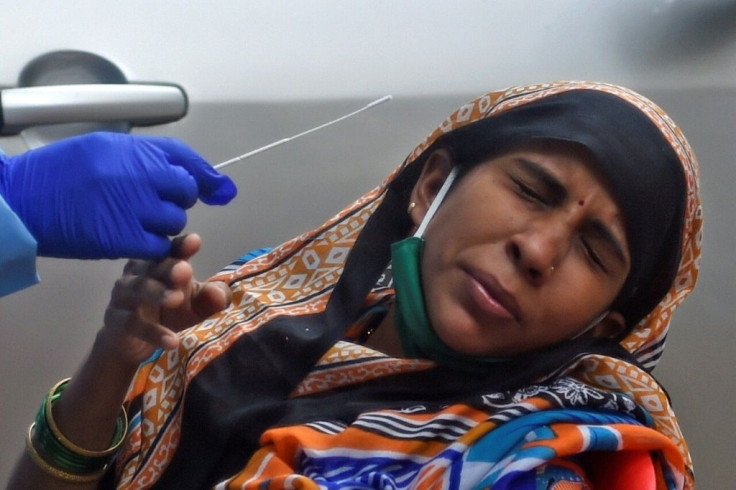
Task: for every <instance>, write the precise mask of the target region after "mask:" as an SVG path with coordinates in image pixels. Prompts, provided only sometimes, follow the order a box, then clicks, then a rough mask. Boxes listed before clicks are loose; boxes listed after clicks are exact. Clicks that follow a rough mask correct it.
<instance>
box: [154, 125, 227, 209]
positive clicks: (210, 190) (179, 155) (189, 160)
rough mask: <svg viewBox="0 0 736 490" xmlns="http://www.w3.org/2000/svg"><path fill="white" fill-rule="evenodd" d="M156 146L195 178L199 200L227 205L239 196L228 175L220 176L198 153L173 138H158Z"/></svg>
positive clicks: (172, 161)
mask: <svg viewBox="0 0 736 490" xmlns="http://www.w3.org/2000/svg"><path fill="white" fill-rule="evenodd" d="M155 144H157V145H158V146H159V148H161V149H162V150H164V151H165V152H166V153H167V155H168V156H169V160H170V162H171V163H172V164H174V165H179V166H181V167H183V168H184V169H186V170H187V171H188V172H189V174H190V175H191V176H192V177H194V180H195V181H196V182H197V187H198V189H199V198H200V199H202V201H203V202H205V203H207V204H220V205H223V204H227V203H228V202H230V201H232V199H233V198H234V197H235V196H236V195H237V193H238V189H237V187H236V186H235V183H234V182H233V181H232V180H231V179H230V177H228V176H227V175H223V174H220V173H219V172H217V170H215V169H214V168H213V167H212V165H210V164H209V163H207V161H206V160H205V159H204V158H202V157H201V156H200V155H199V154H198V153H197V152H195V151H194V150H193V149H191V148H190V147H189V146H187V145H186V144H184V143H183V142H181V141H178V140H175V139H173V138H156V141H155Z"/></svg>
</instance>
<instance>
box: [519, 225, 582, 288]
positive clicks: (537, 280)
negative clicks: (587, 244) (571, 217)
mask: <svg viewBox="0 0 736 490" xmlns="http://www.w3.org/2000/svg"><path fill="white" fill-rule="evenodd" d="M571 246H572V230H571V226H570V224H569V223H567V222H566V221H565V220H564V219H559V218H554V217H549V218H545V219H538V220H535V221H534V222H532V223H528V224H527V226H525V227H524V228H523V229H522V230H520V231H519V232H518V233H516V234H514V235H512V236H511V238H510V240H509V242H508V244H507V253H508V255H509V257H510V259H511V260H512V262H513V263H514V265H515V266H516V267H517V268H518V270H519V271H520V272H521V274H522V275H523V276H524V277H525V278H527V279H528V280H529V281H530V282H532V283H533V284H535V285H541V284H543V283H544V282H546V281H547V280H548V279H549V278H550V277H551V276H552V275H553V274H554V272H555V269H556V268H557V267H558V266H559V265H560V264H561V263H562V260H563V258H564V257H565V256H566V255H567V252H568V251H569V250H570V247H571Z"/></svg>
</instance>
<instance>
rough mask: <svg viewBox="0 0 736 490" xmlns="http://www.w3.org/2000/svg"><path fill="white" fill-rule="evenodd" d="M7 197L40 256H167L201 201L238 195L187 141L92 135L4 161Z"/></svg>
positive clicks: (0, 173) (0, 187)
mask: <svg viewBox="0 0 736 490" xmlns="http://www.w3.org/2000/svg"><path fill="white" fill-rule="evenodd" d="M0 194H2V196H3V197H4V198H5V201H6V202H7V203H8V206H10V208H11V209H12V210H13V211H14V212H15V213H16V214H17V215H18V217H19V218H20V219H21V221H23V224H25V225H26V228H28V230H29V231H30V232H31V234H32V235H33V237H34V238H35V239H36V241H37V242H38V254H39V255H45V256H51V257H69V258H79V259H98V258H110V259H112V258H119V257H136V258H144V259H155V258H161V257H164V256H165V255H167V254H168V252H169V249H170V247H171V243H170V241H169V235H176V234H178V233H179V232H181V231H182V229H184V226H185V225H186V220H187V217H186V211H185V210H186V209H188V208H190V207H191V206H193V205H194V203H195V202H197V198H199V199H201V200H202V201H204V202H205V203H207V204H227V203H228V202H230V201H231V200H232V199H233V198H234V197H235V195H236V194H237V189H236V187H235V184H234V183H233V182H232V180H230V178H229V177H227V176H225V175H222V174H219V173H218V172H217V171H216V170H214V169H213V168H212V166H210V165H209V164H208V163H207V162H206V161H205V160H204V159H203V158H202V157H201V156H199V155H198V154H197V153H196V152H194V151H193V150H192V149H191V148H189V147H188V146H187V145H185V144H184V143H182V142H180V141H177V140H175V139H171V138H159V137H148V136H131V135H127V134H122V133H92V134H86V135H83V136H77V137H73V138H69V139H65V140H62V141H59V142H56V143H53V144H50V145H47V146H45V147H42V148H39V149H37V150H31V151H28V152H26V153H24V154H22V155H18V156H14V157H7V156H2V157H0Z"/></svg>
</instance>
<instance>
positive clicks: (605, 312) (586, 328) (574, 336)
mask: <svg viewBox="0 0 736 490" xmlns="http://www.w3.org/2000/svg"><path fill="white" fill-rule="evenodd" d="M609 311H610V310H606V311H604V312H603V313H601V314H600V315H598V316H597V317H595V318H593V321H592V322H590V323H589V324H588V326H587V327H585V328H584V329H582V330H581V331H580V332H578V333H576V334H575V335H573V336H572V337H570V340H575V339H577V338H578V337H581V336H582V335H585V334H586V333H587V332H588V331H589V330H590V329H591V328H593V327H595V326H596V325H598V322H600V321H601V320H603V319H604V318H605V317H606V315H608V313H609Z"/></svg>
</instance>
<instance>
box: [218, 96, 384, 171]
mask: <svg viewBox="0 0 736 490" xmlns="http://www.w3.org/2000/svg"><path fill="white" fill-rule="evenodd" d="M392 98H393V97H392V96H391V95H385V96H383V97H381V98H380V99H376V100H374V101H373V102H371V103H370V104H368V105H365V106H363V107H361V108H360V109H358V110H357V111H353V112H351V113H350V114H345V115H344V116H341V117H338V118H337V119H334V120H332V121H330V122H326V123H324V124H321V125H319V126H317V127H314V128H312V129H308V130H306V131H304V132H302V133H299V134H295V135H294V136H291V137H289V138H284V139H280V140H278V141H274V142H273V143H269V144H267V145H266V146H262V147H260V148H257V149H255V150H253V151H249V152H248V153H244V154H242V155H240V156H238V157H235V158H231V159H230V160H228V161H226V162H222V163H218V164H217V165H215V169H218V170H219V169H221V168H225V167H227V166H228V165H232V164H233V163H237V162H240V161H242V160H245V159H246V158H250V157H252V156H253V155H258V154H259V153H263V152H264V151H266V150H270V149H271V148H275V147H277V146H280V145H283V144H284V143H288V142H289V141H291V140H295V139H297V138H301V137H302V136H306V135H308V134H309V133H314V132H315V131H319V130H320V129H324V128H326V127H327V126H331V125H333V124H336V123H339V122H340V121H344V120H345V119H347V118H349V117H353V116H355V115H356V114H360V113H361V112H363V111H367V110H368V109H371V108H373V107H375V106H377V105H379V104H383V103H384V102H387V101H389V100H391V99H392Z"/></svg>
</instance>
